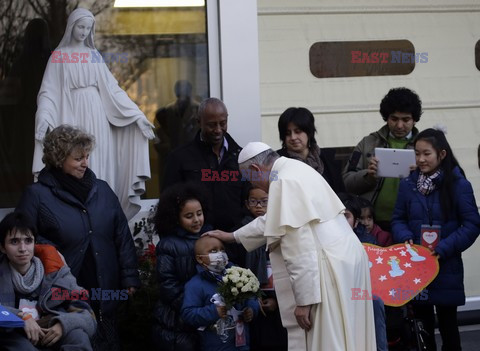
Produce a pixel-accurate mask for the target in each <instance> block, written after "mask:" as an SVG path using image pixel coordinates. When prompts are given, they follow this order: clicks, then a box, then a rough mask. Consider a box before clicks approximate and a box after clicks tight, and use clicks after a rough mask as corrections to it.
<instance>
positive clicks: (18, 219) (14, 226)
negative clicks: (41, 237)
mask: <svg viewBox="0 0 480 351" xmlns="http://www.w3.org/2000/svg"><path fill="white" fill-rule="evenodd" d="M12 230H13V231H15V232H20V233H23V234H27V233H29V232H30V233H31V234H32V236H33V237H34V238H36V236H37V230H36V228H35V226H34V225H33V223H31V221H30V220H29V219H28V218H27V217H26V216H25V215H24V214H23V213H21V212H11V213H9V214H7V215H6V216H5V218H3V220H2V221H1V222H0V244H1V245H2V246H3V247H5V238H6V237H7V234H8V233H10V232H12Z"/></svg>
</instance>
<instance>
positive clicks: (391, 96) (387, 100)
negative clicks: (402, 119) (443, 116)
mask: <svg viewBox="0 0 480 351" xmlns="http://www.w3.org/2000/svg"><path fill="white" fill-rule="evenodd" d="M395 111H398V112H404V113H411V114H412V118H413V120H414V121H415V122H418V121H419V120H420V116H421V115H422V101H421V100H420V98H419V97H418V95H417V94H416V93H415V92H414V91H412V90H410V89H407V88H393V89H390V91H389V92H388V93H387V95H385V97H384V98H383V99H382V102H381V103H380V114H381V115H382V117H383V120H384V121H386V120H387V119H388V116H390V115H391V114H392V113H394V112H395Z"/></svg>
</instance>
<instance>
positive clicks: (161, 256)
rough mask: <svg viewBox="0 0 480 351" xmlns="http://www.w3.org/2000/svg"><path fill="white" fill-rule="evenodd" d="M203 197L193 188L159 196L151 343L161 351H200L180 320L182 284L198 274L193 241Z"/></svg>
mask: <svg viewBox="0 0 480 351" xmlns="http://www.w3.org/2000/svg"><path fill="white" fill-rule="evenodd" d="M205 204H206V201H205V197H204V195H203V194H202V193H201V191H200V190H199V189H198V187H196V186H195V185H191V184H177V185H174V186H172V187H170V188H168V189H166V190H165V191H163V192H162V195H161V196H160V199H159V202H158V208H157V212H156V214H155V230H156V231H157V233H158V235H159V237H160V241H159V242H158V244H157V248H156V255H157V279H158V286H159V289H160V294H159V295H160V299H159V300H158V301H157V303H156V306H155V310H154V312H153V314H154V319H155V322H154V326H153V341H154V345H155V346H156V348H157V350H161V351H196V350H199V349H200V344H199V340H198V339H197V331H196V329H195V328H193V327H191V326H189V325H186V324H185V323H184V322H183V320H182V319H181V317H180V310H181V308H182V303H183V295H184V289H185V284H186V283H187V282H188V281H189V280H190V278H192V277H193V276H194V275H196V274H197V269H196V265H197V262H196V261H195V257H194V250H193V248H194V245H195V241H197V239H198V238H199V237H200V235H201V234H203V233H204V232H206V231H207V230H210V229H211V228H210V227H209V226H206V225H204V223H205V220H204V211H205V209H206V207H205V206H206V205H205Z"/></svg>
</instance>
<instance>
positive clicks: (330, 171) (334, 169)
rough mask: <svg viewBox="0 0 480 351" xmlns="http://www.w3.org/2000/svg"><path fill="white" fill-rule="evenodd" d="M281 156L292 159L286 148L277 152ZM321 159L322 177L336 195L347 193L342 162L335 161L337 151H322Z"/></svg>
mask: <svg viewBox="0 0 480 351" xmlns="http://www.w3.org/2000/svg"><path fill="white" fill-rule="evenodd" d="M277 153H278V154H279V155H280V156H285V157H288V158H291V157H290V155H289V154H288V152H287V149H286V148H282V149H279V150H277ZM320 159H321V160H322V162H323V167H324V170H323V174H322V177H323V178H324V179H325V180H326V181H327V183H328V184H329V185H330V187H331V188H332V189H333V191H334V192H335V193H336V194H339V193H342V192H344V191H345V185H344V184H343V179H342V170H341V166H340V162H339V161H337V160H335V149H321V152H320Z"/></svg>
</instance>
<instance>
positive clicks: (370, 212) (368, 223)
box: [359, 198, 393, 247]
mask: <svg viewBox="0 0 480 351" xmlns="http://www.w3.org/2000/svg"><path fill="white" fill-rule="evenodd" d="M359 200H360V206H361V208H362V212H361V215H360V223H362V224H363V225H364V226H365V228H366V229H367V232H368V233H370V234H371V235H373V236H374V237H375V239H377V243H378V245H379V246H383V247H386V246H390V245H393V238H392V234H390V233H389V232H386V231H384V230H383V229H382V228H380V226H379V225H378V224H375V211H374V209H373V205H372V203H371V202H370V201H368V200H366V199H363V198H359Z"/></svg>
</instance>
